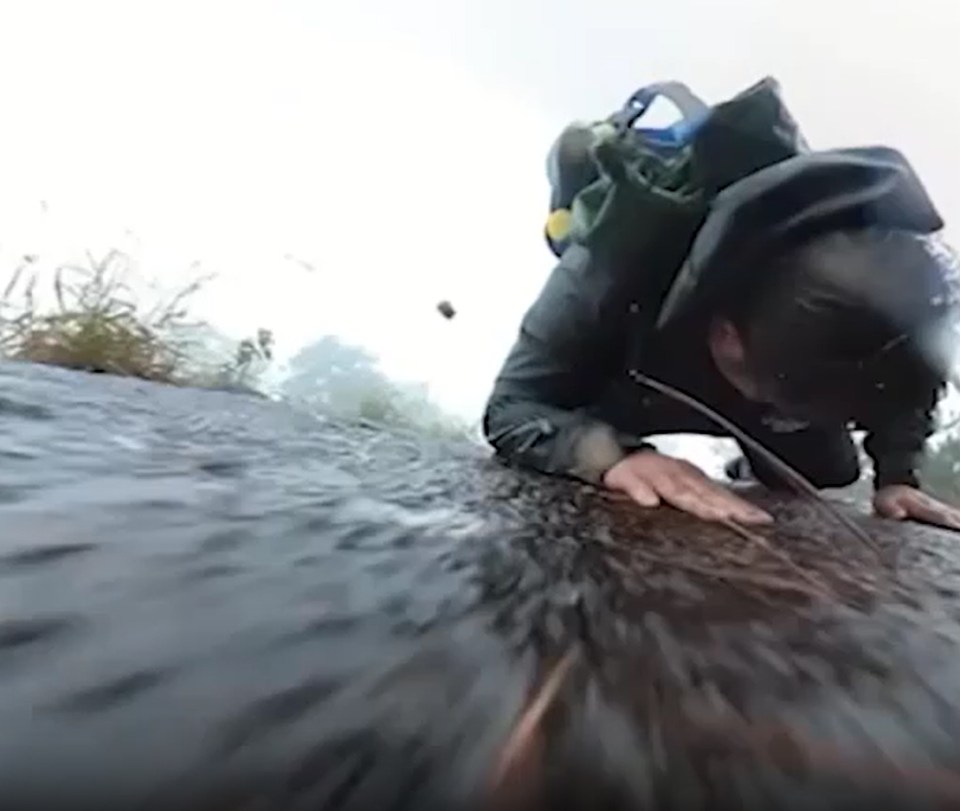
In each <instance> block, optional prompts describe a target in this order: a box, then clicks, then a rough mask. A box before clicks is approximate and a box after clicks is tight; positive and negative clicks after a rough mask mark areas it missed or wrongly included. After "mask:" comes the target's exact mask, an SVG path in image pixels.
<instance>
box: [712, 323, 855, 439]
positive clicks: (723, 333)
mask: <svg viewBox="0 0 960 811" xmlns="http://www.w3.org/2000/svg"><path fill="white" fill-rule="evenodd" d="M707 343H708V346H709V350H710V354H711V356H712V358H713V361H714V363H715V364H716V366H717V369H719V371H720V373H721V374H722V375H723V376H724V378H725V379H726V380H727V381H728V382H729V383H730V384H731V385H732V386H733V387H734V388H735V389H736V390H737V391H738V392H740V394H741V395H743V396H744V397H745V398H746V399H747V400H750V401H752V402H755V403H763V404H766V405H770V406H773V407H774V408H775V409H776V410H777V411H778V412H780V413H781V414H783V415H784V416H788V417H793V418H796V419H802V420H807V421H827V422H832V421H835V420H837V419H847V416H846V411H847V410H848V409H847V408H845V407H844V406H843V405H841V404H840V403H827V402H819V401H813V400H810V401H809V402H807V400H808V399H810V398H804V397H802V396H797V395H799V392H795V393H794V395H795V396H790V397H788V396H785V390H787V388H788V387H787V386H786V383H787V382H788V381H789V380H790V376H789V373H788V372H785V373H784V375H783V378H782V379H781V380H777V379H767V378H765V377H764V376H762V375H759V374H757V373H756V370H755V369H753V368H752V366H751V363H750V357H749V352H748V349H747V346H746V343H745V341H744V340H743V336H742V335H741V333H740V332H739V330H738V329H737V328H736V327H735V326H734V325H733V323H731V322H730V321H728V320H726V319H721V318H718V319H716V320H714V321H713V322H712V324H711V325H710V329H709V331H708V338H707Z"/></svg>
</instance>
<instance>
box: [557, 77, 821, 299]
mask: <svg viewBox="0 0 960 811" xmlns="http://www.w3.org/2000/svg"><path fill="white" fill-rule="evenodd" d="M660 97H662V98H665V99H667V100H669V101H670V102H672V103H673V105H674V106H675V107H676V108H677V109H678V110H679V112H680V118H679V120H678V121H677V123H675V124H673V125H672V126H670V127H666V128H659V129H658V128H644V127H640V126H637V124H638V122H639V120H640V119H641V118H642V117H643V115H644V114H645V113H646V112H647V111H648V110H649V108H650V105H651V104H652V103H653V102H654V100H656V99H657V98H660ZM806 149H807V147H806V144H805V143H804V141H803V138H802V136H801V135H800V132H799V131H798V128H797V125H796V123H795V122H794V120H793V118H792V117H791V115H790V113H789V111H788V110H787V109H786V107H785V106H784V103H783V101H782V99H781V96H780V87H779V84H778V83H777V82H776V80H774V79H772V78H769V77H768V78H766V79H764V80H762V81H760V82H758V83H757V84H755V85H753V86H752V87H750V88H749V89H747V90H745V91H744V92H742V93H740V94H738V95H737V96H735V97H734V98H732V99H730V100H729V101H726V102H723V103H721V104H718V105H715V106H710V105H708V104H706V103H705V102H704V101H702V100H701V99H700V98H699V97H698V96H696V95H695V94H694V93H693V92H691V90H690V89H689V88H688V87H687V86H686V85H684V84H682V83H680V82H662V83H659V84H654V85H649V86H647V87H644V88H642V89H641V90H639V91H637V92H636V93H634V94H633V95H632V96H631V97H630V98H629V99H628V100H627V103H626V104H625V105H624V106H623V108H622V109H620V110H618V111H617V112H615V113H613V114H612V115H610V116H608V117H607V118H605V119H603V120H601V121H596V122H592V123H587V124H583V123H577V124H572V125H570V126H568V127H567V128H565V129H564V130H563V132H562V133H561V134H560V136H559V137H558V138H557V140H556V141H555V142H554V144H553V145H552V147H551V149H550V153H549V157H548V162H547V175H548V178H549V181H550V185H551V198H550V212H549V216H548V218H547V223H546V227H545V236H546V240H547V244H548V245H549V247H550V249H551V250H552V251H553V253H554V254H555V255H556V256H558V257H559V256H562V254H563V253H564V251H565V250H566V249H567V248H568V247H569V246H570V245H573V244H579V245H584V246H586V247H588V248H589V249H590V250H591V253H592V255H593V256H594V257H595V258H597V259H606V260H611V261H614V262H616V263H617V264H628V265H631V266H633V265H635V266H637V267H640V268H643V272H642V274H638V276H642V279H641V280H640V282H642V287H643V292H644V295H646V296H647V300H648V301H649V300H650V296H651V295H652V296H656V297H659V298H660V299H661V300H662V298H663V297H664V296H665V295H666V293H667V291H668V290H669V287H670V284H671V282H672V281H673V279H674V277H675V276H676V273H677V271H678V270H679V269H680V267H681V266H682V264H683V262H684V260H685V258H686V255H687V253H688V252H689V250H690V247H691V245H692V243H693V240H694V238H695V236H696V234H697V231H698V230H699V229H700V226H701V225H702V224H703V222H704V220H705V218H706V215H707V213H708V211H709V209H710V206H711V203H712V202H713V200H714V199H715V198H716V197H717V195H718V194H719V193H720V192H721V191H723V189H724V188H726V187H727V186H729V185H730V184H732V183H735V182H736V181H738V180H741V179H743V178H744V177H746V176H748V175H750V174H752V173H754V172H756V171H758V170H760V169H763V168H765V167H767V166H771V165H772V164H774V163H778V162H779V161H782V160H786V159H788V158H790V157H793V156H795V155H797V154H799V153H800V152H802V151H806Z"/></svg>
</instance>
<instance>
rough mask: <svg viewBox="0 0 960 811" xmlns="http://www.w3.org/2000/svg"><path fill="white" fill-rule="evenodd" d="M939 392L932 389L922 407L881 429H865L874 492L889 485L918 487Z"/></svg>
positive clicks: (865, 445) (932, 428) (879, 427)
mask: <svg viewBox="0 0 960 811" xmlns="http://www.w3.org/2000/svg"><path fill="white" fill-rule="evenodd" d="M939 398H940V389H939V388H937V389H932V390H931V392H930V395H929V397H928V399H927V401H926V402H925V403H923V404H922V405H920V406H918V407H917V408H915V409H912V410H910V411H908V412H907V413H905V414H903V415H902V416H901V417H899V418H898V419H896V420H889V421H887V422H886V423H885V424H884V425H880V426H876V427H867V436H866V439H865V440H864V443H863V449H864V450H865V451H866V453H867V455H868V456H869V457H870V458H871V460H872V461H873V469H874V489H876V490H881V489H883V488H884V487H890V486H892V485H898V484H901V485H906V486H908V487H919V485H920V477H919V471H920V466H921V465H922V464H923V457H924V453H925V450H926V444H927V440H928V439H929V438H930V436H931V435H932V434H933V431H934V412H935V410H936V407H937V402H938V400H939Z"/></svg>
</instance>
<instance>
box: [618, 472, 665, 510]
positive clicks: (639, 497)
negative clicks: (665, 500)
mask: <svg viewBox="0 0 960 811" xmlns="http://www.w3.org/2000/svg"><path fill="white" fill-rule="evenodd" d="M626 493H627V495H628V496H630V498H632V499H633V500H634V501H635V502H637V504H639V505H640V506H641V507H657V506H659V505H660V496H658V495H657V493H656V491H655V490H654V489H653V488H652V487H650V486H649V485H648V484H647V483H646V482H645V481H643V480H642V479H640V478H635V479H632V480H631V481H630V483H629V484H628V485H627V487H626Z"/></svg>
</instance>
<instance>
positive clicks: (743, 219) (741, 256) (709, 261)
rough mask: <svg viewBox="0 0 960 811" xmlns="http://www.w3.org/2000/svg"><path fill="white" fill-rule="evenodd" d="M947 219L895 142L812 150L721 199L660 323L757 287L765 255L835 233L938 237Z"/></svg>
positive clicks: (677, 280) (734, 186) (764, 171)
mask: <svg viewBox="0 0 960 811" xmlns="http://www.w3.org/2000/svg"><path fill="white" fill-rule="evenodd" d="M943 225H944V223H943V220H942V219H941V217H940V214H939V213H938V212H937V209H936V207H935V206H934V204H933V202H932V201H931V199H930V197H929V196H928V194H927V192H926V190H925V189H924V187H923V184H922V183H921V182H920V179H919V178H918V177H917V175H916V173H915V172H914V170H913V168H912V167H911V166H910V164H909V163H908V161H907V160H906V158H905V157H904V156H903V155H902V154H901V153H900V152H898V151H896V150H894V149H891V148H888V147H862V148H855V149H838V150H827V151H821V152H805V153H802V154H799V155H796V156H794V157H791V158H787V159H786V160H783V161H781V162H779V163H776V164H774V165H772V166H770V167H768V168H765V169H761V170H759V171H757V172H755V173H754V174H751V175H749V176H747V177H746V178H744V179H743V180H740V181H738V182H736V183H734V184H732V185H730V186H728V187H727V188H726V189H724V190H723V191H722V192H721V193H720V194H719V195H718V196H717V198H716V200H715V201H714V203H713V205H712V207H711V209H710V212H709V213H708V215H707V217H706V220H705V221H704V224H703V226H702V227H701V228H700V230H699V232H698V234H697V236H696V238H695V240H694V242H693V245H692V247H691V250H690V253H689V254H688V256H687V260H686V262H685V263H684V265H683V267H682V268H681V269H680V272H679V273H678V274H677V277H676V278H675V280H674V281H673V283H672V285H671V287H670V290H669V292H668V293H667V297H666V299H665V301H664V304H663V307H662V309H661V311H660V315H659V319H658V327H664V326H666V325H667V324H672V323H674V322H676V321H678V320H680V319H681V318H684V317H686V316H687V315H690V314H692V313H694V312H697V313H701V312H703V311H704V310H709V309H710V308H711V307H712V306H713V305H714V304H715V303H716V302H718V301H720V300H722V299H724V298H726V297H735V296H737V295H738V291H740V290H745V289H747V288H748V287H749V285H750V282H751V279H752V278H755V276H754V274H756V273H762V272H764V268H763V263H764V260H765V259H769V258H770V257H773V256H776V255H777V254H779V253H781V252H783V251H785V250H788V249H789V248H790V247H791V246H793V245H797V244H798V243H801V242H803V241H806V240H808V239H811V238H814V237H816V236H819V235H822V234H825V233H828V232H830V231H838V230H846V229H860V228H866V227H881V228H889V229H895V230H906V231H912V232H916V233H918V234H931V233H934V232H936V231H939V230H941V229H942V228H943Z"/></svg>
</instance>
